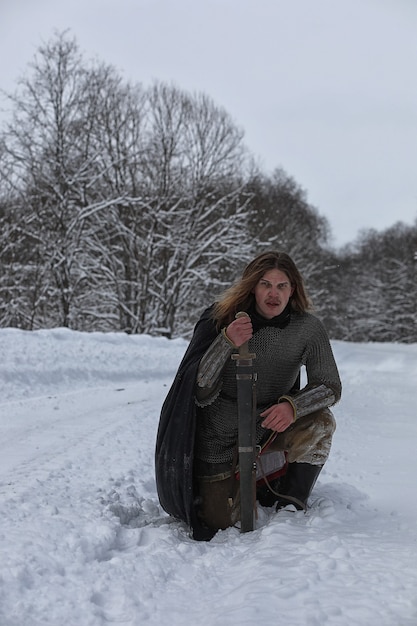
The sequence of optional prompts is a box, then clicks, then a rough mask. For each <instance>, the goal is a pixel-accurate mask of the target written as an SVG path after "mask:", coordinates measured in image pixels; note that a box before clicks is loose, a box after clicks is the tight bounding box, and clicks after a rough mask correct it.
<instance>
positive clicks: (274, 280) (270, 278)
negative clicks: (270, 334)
mask: <svg viewBox="0 0 417 626" xmlns="http://www.w3.org/2000/svg"><path fill="white" fill-rule="evenodd" d="M293 291H294V287H292V286H291V283H290V280H289V278H288V276H287V275H286V274H285V272H282V271H281V270H277V269H273V270H268V271H267V272H265V274H264V275H263V276H262V278H261V279H260V280H259V281H258V283H257V285H256V287H255V289H254V290H253V293H254V295H255V301H256V310H257V311H258V313H260V314H261V315H262V316H263V317H265V318H266V319H268V320H269V319H272V318H273V317H275V316H276V315H279V314H280V313H282V312H283V310H284V309H285V307H286V306H287V304H288V300H289V299H290V297H291V295H292V293H293Z"/></svg>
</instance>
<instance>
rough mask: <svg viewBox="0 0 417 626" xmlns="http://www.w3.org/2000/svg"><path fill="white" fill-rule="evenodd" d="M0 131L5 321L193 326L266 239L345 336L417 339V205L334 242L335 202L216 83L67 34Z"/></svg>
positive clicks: (46, 54) (13, 99)
mask: <svg viewBox="0 0 417 626" xmlns="http://www.w3.org/2000/svg"><path fill="white" fill-rule="evenodd" d="M9 98H10V104H11V110H12V117H11V120H10V122H9V123H8V124H7V125H5V127H4V130H3V131H2V132H1V134H0V174H1V176H0V229H1V230H0V326H2V327H6V326H14V327H18V328H23V329H29V330H32V329H36V328H47V327H55V326H66V327H69V328H72V329H75V330H83V331H94V330H100V331H124V332H127V333H149V334H154V335H156V334H163V335H166V336H167V337H173V336H179V335H183V336H188V335H189V333H190V332H191V330H192V326H193V324H194V322H195V320H196V318H197V316H198V315H199V313H200V311H201V309H202V308H203V307H205V306H206V305H207V304H208V303H210V302H211V301H212V300H213V299H214V298H215V297H216V295H218V293H219V292H221V291H222V290H223V288H224V287H225V286H227V285H228V284H229V283H230V282H231V281H233V280H234V279H235V278H236V275H237V274H238V273H240V271H241V270H242V268H243V266H244V265H245V264H246V263H247V261H248V260H249V259H250V258H251V257H252V256H253V255H255V254H257V253H259V252H260V251H263V250H265V249H269V248H275V249H281V250H285V251H286V252H288V253H289V254H290V255H291V256H292V257H293V258H294V260H295V261H296V262H297V264H298V265H299V267H300V269H301V270H302V272H303V274H304V276H305V279H306V283H307V287H308V289H309V291H310V293H311V296H312V299H313V301H314V302H315V305H316V309H317V313H318V314H319V315H320V317H321V318H323V320H324V321H325V323H326V325H327V327H328V329H329V332H330V335H331V337H332V338H334V339H343V340H352V341H402V342H415V341H417V328H416V327H417V324H416V311H417V288H416V282H417V281H416V273H417V270H416V267H417V262H416V252H417V221H416V224H415V225H414V226H413V227H407V226H405V225H403V224H397V225H395V226H393V227H392V228H391V229H389V230H387V231H385V232H384V233H376V232H373V231H370V232H368V233H365V234H363V236H362V238H361V239H359V240H358V241H357V242H356V243H355V244H353V245H352V246H349V247H346V248H344V249H343V250H341V251H335V250H334V249H332V248H331V246H330V245H329V242H330V235H331V233H330V231H329V225H328V222H327V220H326V219H325V218H323V217H322V216H320V215H319V213H318V212H317V210H316V209H315V208H314V207H312V206H311V205H309V204H308V202H307V199H306V194H305V192H304V191H303V190H302V188H301V187H300V186H299V185H298V184H297V183H296V182H295V181H294V180H293V179H292V178H291V177H289V176H288V175H287V174H286V173H285V172H284V171H283V170H282V169H277V170H276V171H275V172H274V173H273V174H271V175H266V174H264V173H263V172H262V171H260V170H259V168H258V167H257V166H256V164H254V162H253V158H252V156H251V154H250V153H249V152H248V150H247V149H246V147H245V145H244V134H243V131H242V129H240V128H239V127H238V126H237V125H236V124H235V122H234V121H233V120H232V119H231V117H230V115H229V114H228V113H227V112H226V111H225V110H224V109H222V108H221V107H219V106H217V105H216V104H215V103H214V102H213V101H212V100H211V99H210V98H209V97H208V96H206V95H204V94H190V93H186V92H184V91H182V90H181V89H179V88H178V87H176V86H173V85H167V84H163V83H155V84H153V85H152V86H150V87H147V88H144V87H142V86H141V85H132V84H130V83H128V82H126V81H125V80H123V79H122V77H121V76H120V75H119V74H118V73H117V72H116V71H115V70H114V68H112V67H110V66H107V65H104V64H100V63H87V62H86V61H85V60H84V59H83V57H82V55H81V54H80V52H79V49H78V46H77V43H76V42H75V40H72V39H70V38H68V36H67V35H66V34H65V33H64V34H59V35H57V36H55V37H54V38H53V40H52V41H51V42H49V43H47V44H46V45H44V46H42V47H40V48H39V51H38V53H37V55H36V56H35V59H34V62H33V63H32V64H31V71H30V73H29V75H28V76H27V77H24V78H22V79H21V80H20V81H19V83H18V87H17V90H16V92H15V94H12V95H9Z"/></svg>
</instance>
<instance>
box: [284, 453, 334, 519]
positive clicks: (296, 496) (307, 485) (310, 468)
mask: <svg viewBox="0 0 417 626" xmlns="http://www.w3.org/2000/svg"><path fill="white" fill-rule="evenodd" d="M322 468H323V466H322V465H310V463H289V464H288V469H287V472H286V474H285V477H284V480H283V481H282V483H281V485H280V493H281V494H282V495H283V496H288V499H287V498H284V497H280V498H278V501H277V507H276V510H277V511H278V510H279V509H282V508H284V507H285V506H287V505H288V504H293V505H294V506H295V508H296V509H297V510H299V511H302V510H304V511H306V510H307V500H308V498H309V496H310V494H311V491H312V489H313V487H314V485H315V482H316V480H317V478H318V476H319V474H320V472H321V470H322Z"/></svg>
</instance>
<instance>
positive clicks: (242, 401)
mask: <svg viewBox="0 0 417 626" xmlns="http://www.w3.org/2000/svg"><path fill="white" fill-rule="evenodd" d="M245 316H247V317H249V316H248V314H247V313H245V312H244V311H241V312H239V313H237V314H236V318H238V317H245ZM255 358H256V355H255V354H251V353H250V352H249V348H248V342H245V343H244V344H242V345H241V346H240V348H239V354H232V359H233V360H235V361H236V381H237V407H238V453H239V477H240V532H241V533H245V532H248V531H251V530H253V529H254V527H255V501H256V462H255V453H256V429H255V408H256V401H255V391H256V373H254V371H253V365H252V360H253V359H255Z"/></svg>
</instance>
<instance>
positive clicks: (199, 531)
mask: <svg viewBox="0 0 417 626" xmlns="http://www.w3.org/2000/svg"><path fill="white" fill-rule="evenodd" d="M212 309H213V307H209V308H208V309H206V310H205V311H204V313H203V314H202V316H201V317H200V319H199V321H198V322H197V324H196V326H195V328H194V334H193V337H192V339H191V342H190V344H189V346H188V348H187V351H186V352H185V354H184V357H183V359H182V361H181V363H180V365H179V368H178V371H177V374H176V376H175V379H174V381H173V383H172V386H171V388H170V390H169V392H168V395H167V397H166V399H165V401H164V404H163V405H162V410H161V415H160V419H159V427H158V433H157V438H156V450H155V474H156V487H157V491H158V497H159V501H160V503H161V506H162V508H163V509H164V510H165V511H166V512H167V513H169V514H170V515H172V516H173V517H175V518H177V519H179V520H182V521H184V522H186V524H188V526H190V527H191V528H192V530H193V537H194V538H195V539H210V538H211V537H212V536H213V534H214V533H210V532H208V533H207V530H206V529H203V528H202V527H201V524H200V522H199V520H198V517H197V513H196V510H195V503H194V489H193V462H194V439H195V431H196V404H195V400H194V398H195V396H194V387H195V383H196V378H197V370H198V365H199V362H200V360H201V358H202V356H203V354H204V353H205V352H206V350H207V349H208V347H209V346H210V344H211V343H212V342H213V341H214V339H215V338H216V336H217V334H218V330H217V329H216V324H215V321H214V320H213V318H212V316H211V313H212Z"/></svg>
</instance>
